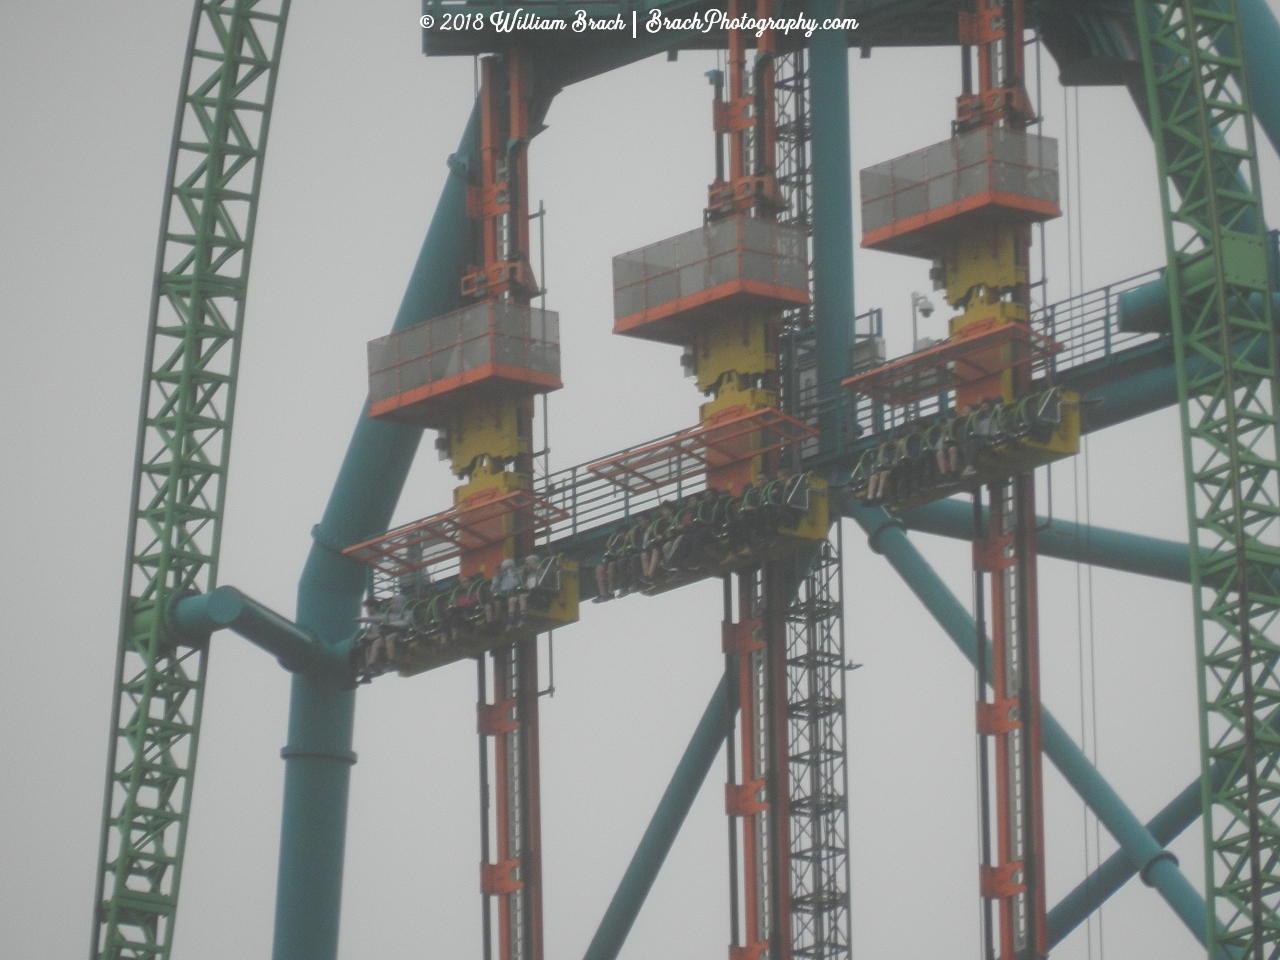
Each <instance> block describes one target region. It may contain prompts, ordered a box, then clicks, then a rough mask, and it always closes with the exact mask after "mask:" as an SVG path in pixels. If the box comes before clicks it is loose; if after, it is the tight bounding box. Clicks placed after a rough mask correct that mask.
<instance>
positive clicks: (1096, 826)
mask: <svg viewBox="0 0 1280 960" xmlns="http://www.w3.org/2000/svg"><path fill="white" fill-rule="evenodd" d="M1084 518H1085V523H1086V524H1087V525H1088V530H1089V533H1088V535H1087V536H1088V550H1089V553H1090V555H1091V556H1092V554H1093V490H1092V485H1091V483H1090V477H1089V438H1088V437H1087V436H1086V437H1085V438H1084ZM1086 577H1087V578H1088V587H1089V699H1090V701H1091V709H1092V713H1093V717H1092V722H1093V765H1094V766H1095V767H1096V766H1098V759H1099V753H1098V656H1097V642H1096V640H1097V629H1096V626H1097V621H1096V620H1095V619H1094V605H1093V564H1090V565H1089V570H1088V572H1087V573H1086ZM1081 746H1082V747H1083V746H1084V745H1083V744H1081ZM1093 854H1094V862H1095V863H1101V861H1102V822H1101V820H1100V819H1099V818H1098V817H1097V815H1095V816H1094V818H1093ZM1102 910H1103V905H1102V904H1099V905H1098V911H1097V913H1098V957H1099V960H1105V957H1106V946H1105V941H1104V940H1103V922H1102V921H1103V914H1102Z"/></svg>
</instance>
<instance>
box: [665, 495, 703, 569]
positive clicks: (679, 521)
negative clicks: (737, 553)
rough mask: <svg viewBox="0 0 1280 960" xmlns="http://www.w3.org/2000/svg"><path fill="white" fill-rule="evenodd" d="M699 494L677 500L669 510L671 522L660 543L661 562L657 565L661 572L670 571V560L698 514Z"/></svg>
mask: <svg viewBox="0 0 1280 960" xmlns="http://www.w3.org/2000/svg"><path fill="white" fill-rule="evenodd" d="M701 496H702V495H701V494H698V493H695V494H694V495H693V496H691V497H687V498H686V499H684V500H677V501H676V502H675V504H674V505H673V506H672V509H671V522H670V524H669V525H668V527H667V535H666V536H665V537H664V538H663V541H662V560H661V562H660V563H659V564H658V567H659V569H661V570H670V569H671V558H672V557H673V556H675V553H676V550H678V549H679V547H680V543H681V541H682V540H684V535H685V534H686V533H688V532H689V527H690V525H691V524H692V523H693V519H694V517H695V516H696V514H697V512H698V500H699V499H700V498H701Z"/></svg>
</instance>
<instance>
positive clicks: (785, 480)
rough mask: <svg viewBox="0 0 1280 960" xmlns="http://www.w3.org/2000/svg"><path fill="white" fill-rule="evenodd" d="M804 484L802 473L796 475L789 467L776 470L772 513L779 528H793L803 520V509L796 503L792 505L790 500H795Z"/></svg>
mask: <svg viewBox="0 0 1280 960" xmlns="http://www.w3.org/2000/svg"><path fill="white" fill-rule="evenodd" d="M804 482H805V475H804V474H803V473H796V472H795V471H793V470H792V469H791V468H790V467H782V468H780V469H779V470H778V479H777V482H776V490H777V495H776V500H777V506H776V507H775V508H774V511H775V513H776V514H777V517H778V524H779V526H783V527H794V526H796V525H797V524H799V523H800V521H801V520H803V519H804V515H805V508H804V507H803V506H801V505H800V504H798V503H792V500H795V499H797V491H798V490H799V489H800V487H801V485H802V484H803V483H804Z"/></svg>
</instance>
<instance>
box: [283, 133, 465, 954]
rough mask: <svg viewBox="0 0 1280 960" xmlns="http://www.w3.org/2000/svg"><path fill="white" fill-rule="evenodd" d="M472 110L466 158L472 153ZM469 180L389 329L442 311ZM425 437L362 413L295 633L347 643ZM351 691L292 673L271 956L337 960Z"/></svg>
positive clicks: (451, 297)
mask: <svg viewBox="0 0 1280 960" xmlns="http://www.w3.org/2000/svg"><path fill="white" fill-rule="evenodd" d="M477 128H478V123H477V119H476V113H475V111H473V112H472V116H471V120H470V122H469V123H468V125H467V128H466V132H465V133H464V135H463V138H462V145H461V147H460V148H459V155H460V156H463V157H466V156H472V155H474V154H475V153H476V152H477ZM467 230H468V221H467V204H466V184H465V182H464V180H463V178H462V177H461V176H459V175H456V174H455V175H452V176H450V177H449V178H448V179H447V180H446V182H445V187H444V191H443V192H442V194H441V197H440V202H439V204H438V205H437V207H436V212H435V215H434V216H433V218H432V220H431V226H430V228H429V229H428V231H427V236H426V240H425V241H424V242H423V245H422V251H421V253H420V254H419V255H418V261H417V263H416V264H415V266H414V269H413V273H412V275H411V277H410V279H409V284H408V288H407V290H406V291H405V295H404V299H403V301H402V302H401V305H400V310H399V312H398V313H397V314H396V319H395V324H394V329H397V330H398V329H401V328H403V327H407V326H411V325H412V324H415V323H419V322H421V321H423V320H427V319H429V318H431V317H434V316H438V315H440V314H443V313H447V312H448V311H449V310H451V309H453V308H455V307H456V306H457V303H458V295H459V287H458V284H459V281H460V278H461V276H462V273H463V270H464V268H465V266H466V251H467ZM421 437H422V431H421V430H418V429H415V428H411V427H403V426H398V425H394V424H388V423H380V422H378V421H376V420H370V419H368V418H367V417H366V416H365V413H364V411H362V412H361V414H360V419H359V422H358V423H357V425H356V428H355V432H354V434H353V435H352V438H351V443H350V445H349V446H348V448H347V455H346V457H345V459H344V460H343V462H342V467H341V469H340V470H339V473H338V479H337V482H336V483H335V485H334V488H333V493H332V494H331V495H330V498H329V504H328V506H327V507H326V509H325V512H324V517H323V519H322V520H321V521H320V523H319V525H318V526H317V527H316V529H315V530H314V531H313V534H312V536H313V539H314V540H315V543H314V544H313V545H312V547H311V552H310V555H309V556H308V558H307V563H306V567H305V569H304V570H303V574H302V579H301V581H300V582H299V584H298V617H297V624H298V627H299V628H300V629H302V630H304V631H306V632H307V633H309V634H311V635H313V636H315V637H316V638H318V639H319V640H320V641H321V642H322V643H325V644H327V645H330V646H334V645H339V644H342V643H344V642H345V641H347V640H349V639H350V637H351V633H352V630H353V625H354V621H355V618H356V617H357V616H358V615H359V612H360V602H361V598H362V595H363V593H364V590H365V568H364V567H362V566H360V565H359V564H357V563H355V562H354V561H351V560H348V559H347V558H345V557H343V556H342V553H341V550H342V548H343V547H344V546H346V545H348V544H352V543H357V542H359V541H361V540H364V539H367V538H368V537H371V536H374V535H376V534H378V533H380V532H382V531H383V530H385V529H386V528H387V525H388V524H389V523H390V521H391V515H392V512H393V511H394V509H395V505H396V502H397V500H398V499H399V496H400V491H401V489H402V487H403V486H404V481H405V477H406V476H407V475H408V472H409V466H410V464H411V463H412V462H413V456H414V453H415V452H416V451H417V448H418V442H419V440H420V439H421ZM354 710H355V693H354V691H351V690H345V689H343V685H342V683H341V682H340V681H339V680H337V679H336V678H333V677H329V676H323V675H320V676H316V675H309V674H295V675H294V677H293V689H292V694H291V699H290V705H289V739H288V744H287V745H286V746H285V748H284V750H283V751H281V755H282V756H283V757H284V759H285V784H284V813H283V817H282V824H281V831H280V874H279V878H278V881H277V891H276V920H275V942H274V946H273V950H272V957H273V958H274V960H333V958H335V957H336V956H337V953H338V920H339V913H340V909H341V901H342V862H343V846H344V843H345V839H346V821H347V798H348V792H349V784H350V775H351V765H352V764H353V763H355V759H356V758H355V754H354V753H353V752H352V750H351V742H352V726H353V715H354Z"/></svg>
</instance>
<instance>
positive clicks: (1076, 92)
mask: <svg viewBox="0 0 1280 960" xmlns="http://www.w3.org/2000/svg"><path fill="white" fill-rule="evenodd" d="M1071 94H1072V97H1073V98H1074V99H1075V102H1076V131H1075V147H1076V248H1077V256H1076V273H1077V275H1078V277H1079V281H1080V292H1081V293H1084V289H1085V287H1084V182H1083V173H1082V168H1083V164H1082V163H1081V162H1080V88H1079V87H1076V88H1074V89H1073V90H1072V91H1071ZM1088 485H1089V477H1088V471H1087V470H1086V471H1085V487H1086V488H1087V487H1088Z"/></svg>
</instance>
